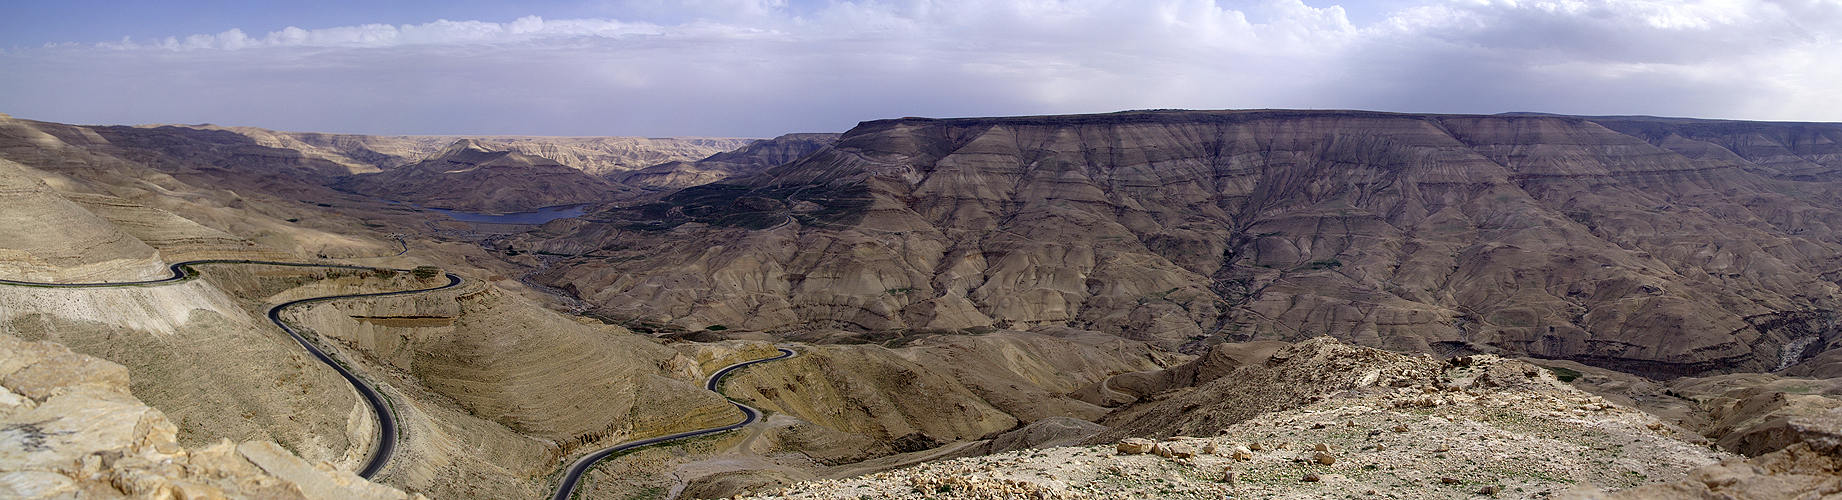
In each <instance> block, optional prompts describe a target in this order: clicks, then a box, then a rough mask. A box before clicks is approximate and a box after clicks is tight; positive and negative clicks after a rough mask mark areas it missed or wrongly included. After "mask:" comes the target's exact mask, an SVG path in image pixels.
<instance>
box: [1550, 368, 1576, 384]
mask: <svg viewBox="0 0 1842 500" xmlns="http://www.w3.org/2000/svg"><path fill="white" fill-rule="evenodd" d="M1544 368H1547V369H1548V371H1551V372H1554V378H1557V379H1560V380H1561V381H1562V382H1572V381H1574V380H1578V379H1579V378H1580V375H1582V374H1581V373H1580V372H1578V371H1575V370H1570V369H1566V368H1561V367H1558V366H1548V367H1544Z"/></svg>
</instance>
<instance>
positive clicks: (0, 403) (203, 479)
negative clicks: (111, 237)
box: [0, 335, 424, 500]
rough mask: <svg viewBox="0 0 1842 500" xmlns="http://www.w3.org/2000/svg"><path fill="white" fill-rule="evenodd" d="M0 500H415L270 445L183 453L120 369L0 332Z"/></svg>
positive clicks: (171, 430)
mask: <svg viewBox="0 0 1842 500" xmlns="http://www.w3.org/2000/svg"><path fill="white" fill-rule="evenodd" d="M0 386H3V387H4V389H3V390H0V496H4V497H6V498H19V499H47V500H49V499H75V498H90V499H107V498H124V499H125V498H185V499H192V498H201V499H202V498H216V499H243V498H250V499H256V498H260V499H301V500H311V499H326V500H333V499H339V500H344V499H368V500H392V499H396V500H407V499H412V498H413V499H423V498H424V497H423V496H422V495H408V494H405V493H404V492H402V491H401V490H397V489H394V488H390V487H388V486H382V485H378V484H373V483H371V482H369V481H365V480H364V479H362V478H359V477H358V476H355V475H353V474H352V473H350V472H346V471H342V470H338V469H336V468H334V467H332V466H331V465H330V464H326V463H324V462H322V463H320V464H310V463H308V462H307V461H304V460H301V459H300V458H298V457H296V456H294V454H293V453H290V452H289V451H288V450H286V449H284V448H282V447H281V446H279V445H276V444H275V443H274V442H272V441H247V442H243V443H241V444H234V443H232V442H231V441H229V440H222V441H219V442H217V443H216V444H212V445H209V446H202V447H195V448H192V449H189V450H188V449H186V448H185V447H182V446H180V445H179V443H178V442H177V441H176V439H175V436H176V434H177V432H178V428H177V427H176V426H175V425H174V424H173V423H172V422H171V421H169V420H167V419H166V415H165V414H164V413H162V412H161V411H160V410H157V409H154V408H149V407H147V406H146V405H145V404H142V403H141V401H140V400H138V399H135V397H134V396H133V395H132V394H129V392H128V370H127V369H126V368H124V367H122V366H121V365H118V364H115V363H110V362H108V361H106V360H102V359H98V358H94V357H90V356H86V355H82V354H77V353H73V352H71V351H70V350H69V349H66V348H64V347H63V346H62V345H58V344H55V343H50V342H25V341H21V340H19V339H18V338H17V337H13V336H11V335H0Z"/></svg>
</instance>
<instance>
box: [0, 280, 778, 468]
mask: <svg viewBox="0 0 1842 500" xmlns="http://www.w3.org/2000/svg"><path fill="white" fill-rule="evenodd" d="M197 264H255V265H264V266H288V267H327V268H335V269H380V268H376V267H370V266H348V265H342V264H303V263H298V262H268V261H260V260H192V261H186V262H180V263H177V264H173V265H170V266H167V269H168V270H170V271H172V273H173V275H172V276H170V277H166V278H160V279H154V280H141V281H120V282H111V283H37V282H31V281H13V280H0V285H17V286H33V287H48V288H96V287H111V286H147V285H161V284H169V283H179V282H183V281H190V280H191V279H192V278H195V277H197V276H198V271H196V270H194V269H192V266H193V265H197ZM392 270H393V271H397V272H411V271H410V270H408V269H392ZM447 275H448V284H446V285H441V286H438V287H434V288H423V289H419V290H404V291H400V292H378V293H360V294H352V295H333V296H328V297H314V298H310V299H301V300H296V301H293V302H288V303H285V304H281V305H277V306H275V307H271V308H269V311H268V317H269V321H270V322H273V323H275V326H278V327H281V329H282V331H284V332H288V336H289V337H294V341H295V342H299V343H300V344H301V347H302V348H305V349H307V352H308V353H311V354H313V357H314V358H316V359H319V360H320V362H321V363H326V366H330V367H332V368H333V371H337V372H339V376H341V377H345V381H346V382H349V383H351V384H352V389H354V390H357V391H358V394H359V395H360V396H363V397H364V399H365V403H367V404H369V405H371V411H372V412H373V413H374V414H376V416H377V426H378V433H377V435H378V440H377V447H376V448H374V449H372V451H371V459H370V461H367V462H365V465H364V467H363V468H361V469H359V471H358V475H359V477H363V478H365V479H370V478H371V477H372V476H376V475H377V473H378V471H381V470H383V469H384V466H385V465H389V464H390V456H391V455H392V454H394V453H396V449H397V419H396V413H395V412H393V411H391V409H390V405H389V404H388V403H387V402H386V401H384V397H383V395H381V394H378V392H377V389H374V388H372V387H371V384H367V383H365V382H364V381H363V380H361V379H359V378H358V375H356V374H354V373H352V371H351V370H348V369H346V367H345V365H343V364H340V363H339V361H338V360H335V359H333V357H332V356H330V355H327V354H326V351H322V350H320V348H319V347H318V346H315V345H314V344H313V343H312V342H308V341H307V338H306V337H304V336H302V335H301V334H300V332H297V331H295V330H294V328H293V327H290V326H288V324H287V323H286V322H284V321H282V320H281V311H282V309H286V308H288V307H291V306H294V305H298V304H305V303H308V302H319V301H324V300H334V299H349V298H354V297H384V296H390V295H406V294H411V293H421V292H428V291H434V290H441V289H444V288H452V287H454V286H456V285H459V284H461V277H460V276H458V275H455V274H454V273H447ZM783 350H784V349H783Z"/></svg>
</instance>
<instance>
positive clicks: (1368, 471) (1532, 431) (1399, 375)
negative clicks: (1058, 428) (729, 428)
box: [748, 339, 1842, 499]
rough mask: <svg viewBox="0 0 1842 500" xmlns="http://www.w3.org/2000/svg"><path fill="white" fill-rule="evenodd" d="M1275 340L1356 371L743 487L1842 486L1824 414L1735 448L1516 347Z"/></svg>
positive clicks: (1273, 493)
mask: <svg viewBox="0 0 1842 500" xmlns="http://www.w3.org/2000/svg"><path fill="white" fill-rule="evenodd" d="M1280 356H1285V357H1288V358H1290V359H1287V360H1285V361H1283V364H1288V365H1291V366H1290V367H1291V368H1299V369H1304V368H1312V367H1316V368H1319V369H1323V368H1328V367H1342V368H1344V369H1351V370H1353V371H1354V372H1355V373H1357V374H1358V375H1357V376H1356V378H1355V380H1356V383H1352V384H1349V385H1348V386H1346V387H1342V388H1338V389H1336V390H1334V391H1332V392H1328V393H1326V394H1324V395H1323V397H1322V398H1320V399H1317V400H1316V401H1315V402H1312V403H1310V404H1306V405H1304V406H1302V407H1298V408H1293V409H1288V410H1283V411H1276V412H1270V413H1265V414H1260V415H1257V416H1254V417H1253V418H1249V419H1246V420H1243V421H1240V422H1235V423H1232V424H1229V425H1223V426H1221V427H1220V428H1219V430H1216V431H1215V432H1211V433H1208V434H1205V435H1192V436H1172V437H1169V438H1165V439H1162V440H1152V439H1145V438H1138V437H1133V438H1125V439H1122V440H1119V441H1118V442H1116V443H1109V444H1097V445H1089V446H1071V447H1057V448H1047V449H1034V450H1022V451H1013V452H1008V453H1000V454H995V455H990V456H985V457H976V458H961V459H955V460H949V461H943V462H936V463H930V464H925V465H921V466H917V467H913V468H908V469H902V470H895V471H888V472H882V473H877V474H871V475H867V476H862V477H855V478H848V479H838V480H828V481H816V482H808V483H802V484H797V485H793V486H789V487H786V488H783V489H781V490H779V491H777V492H773V493H771V494H765V495H759V496H754V497H748V498H757V499H815V498H938V499H996V498H1057V499H1088V498H1092V499H1101V498H1197V499H1201V498H1208V499H1221V498H1283V499H1307V498H1345V497H1348V498H1477V497H1494V498H1572V499H1597V498H1607V499H1652V498H1742V499H1750V498H1756V499H1765V498H1829V497H1827V496H1823V495H1830V494H1835V493H1836V492H1838V491H1842V476H1839V475H1838V470H1839V467H1838V466H1839V465H1842V461H1838V460H1837V458H1836V455H1835V451H1836V449H1837V445H1838V444H1839V443H1842V418H1839V417H1838V416H1836V415H1829V416H1824V417H1816V418H1802V419H1796V420H1794V423H1793V424H1792V426H1791V427H1793V428H1795V429H1796V430H1797V432H1798V433H1799V436H1800V438H1799V442H1798V443H1797V444H1793V445H1792V446H1790V447H1788V448H1786V449H1784V450H1781V451H1778V452H1773V453H1769V454H1766V455H1763V456H1760V457H1757V458H1754V459H1750V460H1747V459H1743V458H1740V457H1737V456H1734V455H1731V454H1728V453H1725V452H1722V451H1718V450H1716V449H1714V447H1711V446H1708V444H1707V443H1708V442H1707V440H1706V439H1705V438H1702V437H1701V436H1699V435H1696V434H1694V433H1692V432H1687V431H1686V430H1684V429H1681V428H1677V427H1675V426H1673V425H1670V424H1668V423H1665V422H1662V421H1659V420H1658V419H1657V418H1656V417H1654V416H1652V415H1650V414H1647V413H1644V412H1642V411H1638V410H1635V409H1632V408H1629V407H1626V406H1622V405H1618V404H1615V403H1610V402H1607V401H1606V400H1605V399H1603V398H1601V397H1598V396H1593V395H1591V394H1587V393H1585V392H1581V391H1579V390H1577V389H1574V388H1573V387H1571V386H1569V385H1567V384H1564V383H1561V382H1559V381H1558V380H1556V378H1555V376H1554V375H1553V374H1552V372H1551V371H1549V370H1546V369H1542V368H1539V367H1536V366H1534V365H1531V364H1528V363H1524V362H1521V361H1516V360H1509V359H1503V358H1499V357H1496V356H1491V355H1479V356H1471V357H1464V358H1455V359H1453V360H1451V361H1447V362H1440V361H1436V360H1434V359H1432V358H1429V357H1424V356H1422V357H1417V358H1416V357H1408V356H1402V355H1398V354H1393V353H1386V352H1382V351H1376V350H1372V349H1366V348H1352V347H1349V346H1343V345H1340V344H1337V343H1335V342H1334V341H1329V340H1328V339H1320V340H1314V341H1310V342H1305V343H1301V344H1299V345H1297V346H1294V347H1291V348H1288V349H1282V350H1281V352H1280ZM1276 357H1278V356H1276ZM1352 359H1361V360H1363V361H1362V362H1361V363H1359V364H1356V365H1351V364H1349V363H1348V362H1349V361H1350V360H1352ZM1400 368H1407V369H1406V370H1400ZM1390 371H1392V372H1393V373H1388V372H1390ZM1231 377H1232V376H1231ZM1152 404H1153V405H1157V403H1152ZM1168 410H1171V409H1169V408H1165V409H1153V410H1152V411H1168ZM1176 410H1178V411H1182V412H1186V413H1187V412H1198V411H1203V412H1206V411H1211V410H1219V408H1177V409H1176ZM1605 490H1614V491H1615V492H1613V493H1606V492H1605ZM1723 495H1726V496H1723Z"/></svg>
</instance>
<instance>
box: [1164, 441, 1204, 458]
mask: <svg viewBox="0 0 1842 500" xmlns="http://www.w3.org/2000/svg"><path fill="white" fill-rule="evenodd" d="M1160 446H1161V447H1162V448H1163V449H1164V450H1166V451H1167V452H1168V453H1169V454H1168V455H1167V456H1168V457H1170V458H1179V459H1182V458H1191V457H1195V456H1196V447H1194V446H1191V445H1189V444H1185V443H1168V444H1162V445H1160Z"/></svg>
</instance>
